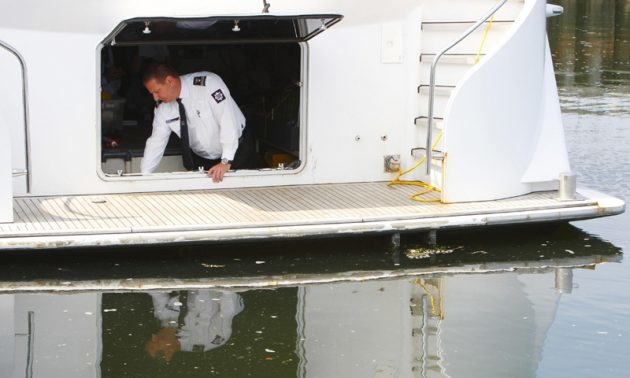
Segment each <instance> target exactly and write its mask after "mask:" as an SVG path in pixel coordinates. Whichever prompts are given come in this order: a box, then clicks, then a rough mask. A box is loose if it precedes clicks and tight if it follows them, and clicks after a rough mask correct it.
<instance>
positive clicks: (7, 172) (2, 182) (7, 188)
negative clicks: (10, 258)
mask: <svg viewBox="0 0 630 378" xmlns="http://www.w3.org/2000/svg"><path fill="white" fill-rule="evenodd" d="M0 133H1V134H2V135H9V134H10V129H9V124H8V123H7V121H6V120H5V119H4V117H3V115H2V113H0ZM12 176H13V173H12V168H11V138H0V223H3V222H13V181H12V178H13V177H12Z"/></svg>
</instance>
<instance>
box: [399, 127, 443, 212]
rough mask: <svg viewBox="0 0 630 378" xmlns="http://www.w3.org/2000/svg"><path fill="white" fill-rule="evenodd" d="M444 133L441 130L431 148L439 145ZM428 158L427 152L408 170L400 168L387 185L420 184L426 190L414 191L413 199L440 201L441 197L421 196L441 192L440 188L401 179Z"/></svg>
mask: <svg viewBox="0 0 630 378" xmlns="http://www.w3.org/2000/svg"><path fill="white" fill-rule="evenodd" d="M443 133H444V131H440V134H439V135H438V136H437V138H435V141H434V142H433V145H432V146H431V149H434V148H435V146H437V144H438V142H439V141H440V138H442V134H443ZM426 160H427V155H426V153H425V155H424V156H423V157H422V159H420V160H418V162H417V163H416V164H414V165H413V166H412V167H411V168H409V169H407V170H406V171H402V172H401V171H400V169H399V170H398V174H397V175H396V178H395V179H393V180H392V181H390V183H389V184H387V186H392V185H411V186H419V187H421V188H425V190H423V191H421V192H418V193H414V194H412V195H411V197H410V198H411V199H412V200H413V201H418V202H439V201H440V199H439V198H431V199H425V198H420V197H421V196H423V195H425V194H428V193H431V192H438V193H440V189H438V188H436V187H434V186H433V185H429V184H427V183H426V182H423V181H403V180H401V179H400V177H401V176H404V175H406V174H407V173H409V172H411V171H413V170H414V169H416V168H418V167H419V166H420V164H422V163H424V162H425V161H426Z"/></svg>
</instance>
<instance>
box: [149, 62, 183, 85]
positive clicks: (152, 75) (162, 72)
mask: <svg viewBox="0 0 630 378" xmlns="http://www.w3.org/2000/svg"><path fill="white" fill-rule="evenodd" d="M167 76H173V77H179V74H178V73H177V71H175V69H174V68H173V67H171V66H168V65H166V64H164V63H153V64H151V65H150V66H149V67H147V69H146V70H145V71H144V74H143V75H142V82H143V83H147V82H148V81H149V80H151V79H155V81H157V82H158V83H163V82H164V79H166V77H167Z"/></svg>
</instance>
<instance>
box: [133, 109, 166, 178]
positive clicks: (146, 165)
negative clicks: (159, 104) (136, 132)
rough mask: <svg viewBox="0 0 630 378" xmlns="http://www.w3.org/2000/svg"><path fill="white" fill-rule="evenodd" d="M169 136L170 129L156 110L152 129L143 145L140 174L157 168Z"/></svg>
mask: <svg viewBox="0 0 630 378" xmlns="http://www.w3.org/2000/svg"><path fill="white" fill-rule="evenodd" d="M170 136H171V129H170V128H169V127H168V126H167V125H166V123H165V122H164V121H163V120H162V117H160V116H159V115H158V114H157V112H156V115H155V119H154V120H153V131H152V132H151V136H150V137H149V138H148V139H147V142H146V144H145V146H144V154H143V157H142V161H141V162H140V172H142V174H147V173H152V172H154V171H155V170H156V169H157V167H158V165H159V164H160V160H162V156H164V149H165V148H166V144H167V143H168V140H169V138H170Z"/></svg>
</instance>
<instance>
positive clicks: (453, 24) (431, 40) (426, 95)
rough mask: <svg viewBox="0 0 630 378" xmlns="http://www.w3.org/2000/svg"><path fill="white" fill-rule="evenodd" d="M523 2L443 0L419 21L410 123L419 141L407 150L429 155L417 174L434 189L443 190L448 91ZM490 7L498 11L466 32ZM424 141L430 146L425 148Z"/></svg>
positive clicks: (417, 155)
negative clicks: (415, 107) (414, 109)
mask: <svg viewBox="0 0 630 378" xmlns="http://www.w3.org/2000/svg"><path fill="white" fill-rule="evenodd" d="M522 3H523V0H513V1H510V4H509V6H505V7H501V6H502V5H503V4H502V3H499V4H497V3H496V1H487V0H478V1H466V2H462V3H457V5H453V3H451V2H448V4H444V5H442V6H437V7H435V9H433V8H432V11H431V14H428V15H426V16H425V18H424V19H423V22H422V27H421V30H422V32H421V49H422V51H421V54H420V56H419V69H420V75H419V78H420V83H419V85H418V88H417V90H418V95H419V103H420V106H419V114H418V116H417V117H416V118H415V120H414V122H415V124H416V126H417V127H418V135H419V141H420V143H421V144H422V143H424V145H420V146H418V147H417V148H414V149H412V154H413V155H414V157H415V158H416V159H421V158H422V157H423V156H428V160H429V161H428V162H427V163H426V164H427V165H428V167H427V169H426V171H424V172H422V174H424V175H426V176H427V179H426V180H428V181H427V182H428V183H429V184H431V185H432V186H434V187H436V188H438V189H442V174H443V169H444V164H445V163H444V159H445V154H444V152H443V140H442V139H441V138H440V137H441V134H442V131H443V129H444V127H443V126H444V113H445V110H446V106H447V103H448V101H449V99H450V97H451V94H452V93H453V90H454V89H455V87H456V86H457V84H458V82H459V81H460V80H461V79H462V77H464V75H465V74H466V73H467V72H468V71H469V70H470V69H471V68H472V66H473V65H474V64H475V63H476V62H477V61H479V60H480V59H483V57H484V56H485V54H486V53H487V52H489V51H491V50H492V48H493V47H494V46H495V45H496V44H497V43H499V41H500V40H501V37H502V36H503V34H504V33H505V32H506V31H507V30H509V28H510V27H511V26H512V24H513V22H514V19H515V17H516V15H517V14H518V12H519V11H520V9H521V8H522ZM493 6H496V7H497V8H499V10H498V11H497V12H496V13H494V14H493V15H492V16H490V17H491V18H490V19H488V21H486V22H482V23H481V24H480V26H479V27H478V28H477V29H475V30H474V31H470V29H471V28H472V27H473V26H475V23H476V22H478V21H482V19H483V17H481V16H482V15H483V16H484V17H485V16H486V15H488V14H491V12H490V11H491V10H494V9H493ZM453 7H456V8H458V9H457V11H455V12H454V11H453ZM467 10H468V11H467ZM489 10H490V11H489ZM470 15H475V17H476V19H472V20H471V18H472V17H471V16H470ZM466 32H470V34H469V35H468V36H467V37H465V38H464V39H463V40H462V41H461V42H459V43H457V44H456V45H454V46H453V47H452V48H451V49H449V50H448V51H447V52H446V53H443V54H441V53H442V52H443V51H444V49H445V48H447V47H448V46H449V44H451V43H452V42H454V41H457V40H458V39H459V38H461V37H462V35H463V34H464V33H466ZM436 57H437V58H438V59H439V64H437V65H436V66H435V77H434V79H433V81H434V86H433V89H431V74H430V73H431V66H432V63H433V61H434V59H435V58H436ZM431 92H433V100H432V102H433V103H432V104H431V101H430V97H431V96H430V94H431ZM430 117H431V120H429V118H430ZM429 124H431V127H430V129H429ZM436 141H437V143H436ZM428 145H431V146H432V147H431V148H427V146H428ZM428 150H429V151H428ZM427 152H428V153H427Z"/></svg>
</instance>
